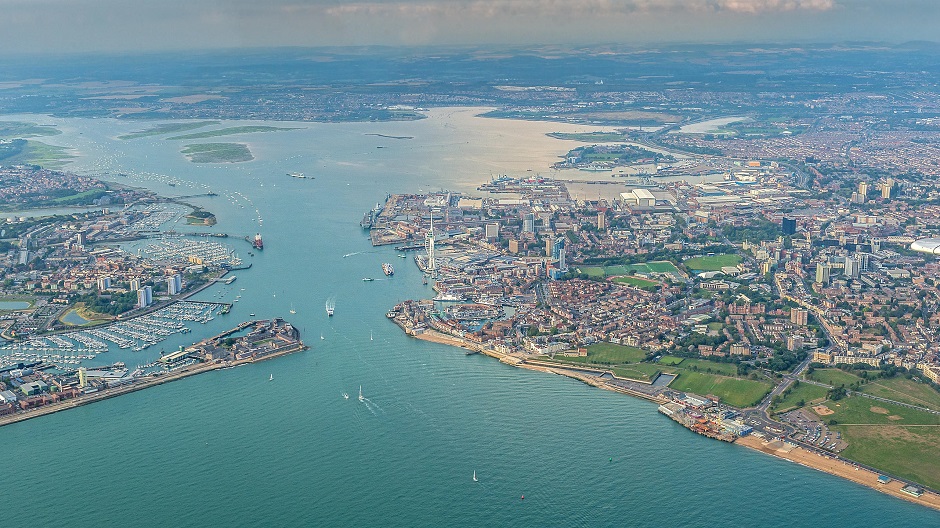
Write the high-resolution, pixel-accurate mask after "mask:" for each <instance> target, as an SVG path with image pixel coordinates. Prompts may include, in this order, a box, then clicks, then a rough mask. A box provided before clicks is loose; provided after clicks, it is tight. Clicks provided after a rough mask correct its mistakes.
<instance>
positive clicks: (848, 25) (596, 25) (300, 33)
mask: <svg viewBox="0 0 940 528" xmlns="http://www.w3.org/2000/svg"><path fill="white" fill-rule="evenodd" d="M0 9H2V12H3V13H4V19H5V21H6V22H7V23H6V24H5V28H4V39H3V44H4V45H3V48H4V52H5V53H10V52H13V53H23V52H37V53H66V52H138V51H173V50H184V49H200V50H212V49H238V48H264V47H286V46H291V47H320V46H372V45H379V46H479V45H510V46H529V45H549V44H557V45H589V44H642V43H649V44H695V43H709V44H731V43H740V42H750V43H780V44H784V43H809V42H841V41H866V42H887V43H903V42H908V41H918V40H926V41H934V42H935V41H936V40H937V36H936V21H937V20H940V4H938V3H934V2H929V1H927V0H901V1H897V2H883V1H875V0H622V1H615V0H568V1H561V0H446V1H430V0H372V1H352V2H345V1H341V0H309V1H300V0H272V1H270V2H265V3H263V4H262V3H258V2H249V1H248V0H231V1H229V2H224V3H223V2H218V1H206V0H188V1H182V0H165V1H162V2H125V1H120V0H43V1H39V2H37V1H27V0H0Z"/></svg>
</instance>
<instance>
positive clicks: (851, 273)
mask: <svg viewBox="0 0 940 528" xmlns="http://www.w3.org/2000/svg"><path fill="white" fill-rule="evenodd" d="M844 273H845V276H846V277H849V278H852V279H857V278H858V277H859V275H860V270H859V264H858V261H857V260H855V259H854V258H853V257H845V269H844Z"/></svg>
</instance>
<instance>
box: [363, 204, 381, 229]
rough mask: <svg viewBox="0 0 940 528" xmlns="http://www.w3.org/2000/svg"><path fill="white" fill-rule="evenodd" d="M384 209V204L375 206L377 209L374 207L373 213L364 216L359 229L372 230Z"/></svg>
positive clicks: (369, 212)
mask: <svg viewBox="0 0 940 528" xmlns="http://www.w3.org/2000/svg"><path fill="white" fill-rule="evenodd" d="M382 209H383V205H382V204H380V203H377V204H375V207H373V208H372V210H371V211H368V212H367V213H366V214H364V215H362V220H361V221H360V222H359V227H361V228H363V229H372V225H373V224H375V221H376V219H378V217H379V215H380V214H382Z"/></svg>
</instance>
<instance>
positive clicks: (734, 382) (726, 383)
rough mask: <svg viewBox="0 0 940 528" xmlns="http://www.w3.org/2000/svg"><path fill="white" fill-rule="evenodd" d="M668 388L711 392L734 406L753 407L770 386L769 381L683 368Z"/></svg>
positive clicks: (701, 392)
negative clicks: (730, 376) (731, 376)
mask: <svg viewBox="0 0 940 528" xmlns="http://www.w3.org/2000/svg"><path fill="white" fill-rule="evenodd" d="M669 388H671V389H675V390H679V391H684V392H692V393H695V394H698V395H700V396H707V395H709V394H712V395H714V396H718V397H719V398H721V401H722V402H724V403H727V404H728V405H732V406H734V407H753V406H754V405H757V404H758V403H760V401H761V399H763V397H764V395H766V394H767V393H768V392H770V389H771V388H772V387H771V385H770V383H767V382H763V381H753V380H745V379H737V378H729V377H726V376H718V375H716V374H705V373H703V372H691V371H688V370H683V371H682V372H680V373H679V376H678V377H677V378H676V379H675V380H674V381H673V382H672V383H670V384H669Z"/></svg>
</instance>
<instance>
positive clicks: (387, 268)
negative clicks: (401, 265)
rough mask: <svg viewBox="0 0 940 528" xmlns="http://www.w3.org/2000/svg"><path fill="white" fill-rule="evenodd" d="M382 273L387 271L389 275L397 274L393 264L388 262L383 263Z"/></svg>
mask: <svg viewBox="0 0 940 528" xmlns="http://www.w3.org/2000/svg"><path fill="white" fill-rule="evenodd" d="M382 273H385V274H386V275H388V276H389V277H391V276H392V275H394V274H395V268H394V267H392V265H391V264H389V263H388V262H383V263H382Z"/></svg>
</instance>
